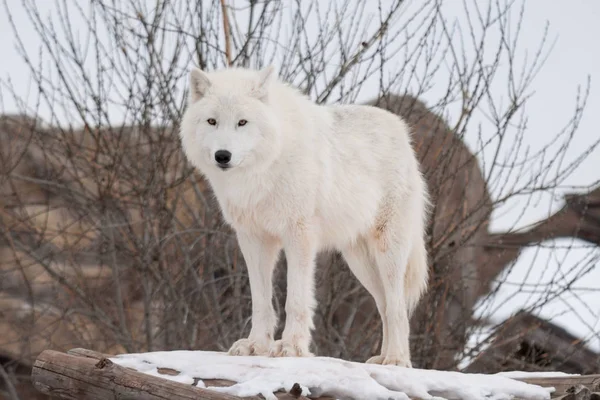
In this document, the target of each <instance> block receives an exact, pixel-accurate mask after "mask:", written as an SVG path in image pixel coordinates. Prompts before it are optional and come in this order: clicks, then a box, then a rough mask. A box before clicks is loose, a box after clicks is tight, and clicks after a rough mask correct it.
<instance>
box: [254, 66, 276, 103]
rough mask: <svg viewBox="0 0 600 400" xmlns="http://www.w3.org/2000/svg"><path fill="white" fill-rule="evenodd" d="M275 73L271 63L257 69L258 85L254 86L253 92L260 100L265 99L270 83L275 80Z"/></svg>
mask: <svg viewBox="0 0 600 400" xmlns="http://www.w3.org/2000/svg"><path fill="white" fill-rule="evenodd" d="M275 75H276V74H275V67H274V66H273V65H269V66H267V67H265V68H263V69H261V70H260V71H258V86H257V87H256V90H255V93H254V94H255V96H256V97H258V98H259V99H260V100H261V101H267V99H268V97H269V89H270V87H271V83H273V81H274V80H275Z"/></svg>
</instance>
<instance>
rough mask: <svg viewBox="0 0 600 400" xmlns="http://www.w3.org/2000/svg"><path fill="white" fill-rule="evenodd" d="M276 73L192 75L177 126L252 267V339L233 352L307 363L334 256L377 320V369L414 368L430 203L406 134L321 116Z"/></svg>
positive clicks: (366, 121)
mask: <svg viewBox="0 0 600 400" xmlns="http://www.w3.org/2000/svg"><path fill="white" fill-rule="evenodd" d="M274 75H275V74H274V72H273V68H272V67H268V68H265V69H263V70H261V71H254V70H248V69H233V68H231V69H226V70H221V71H217V72H212V73H205V72H202V71H200V70H199V69H193V70H192V72H191V74H190V100H189V104H188V108H187V110H186V112H185V115H184V117H183V120H182V124H181V140H182V145H183V149H184V151H185V153H186V155H187V157H188V159H189V160H190V161H191V163H192V164H193V165H194V166H195V167H197V168H198V169H199V170H200V171H201V172H202V173H203V174H204V175H205V176H206V177H207V178H208V180H209V182H210V184H211V186H212V188H213V191H214V193H215V195H216V197H217V199H218V202H219V205H220V207H221V209H222V212H223V215H224V217H225V219H226V221H227V222H228V223H230V224H231V225H232V226H233V227H234V229H235V231H236V233H237V237H238V241H239V244H240V247H241V249H242V252H243V255H244V258H245V261H246V264H247V268H248V275H249V278H250V286H251V291H252V329H251V331H250V335H249V337H248V338H247V339H241V340H239V341H237V342H236V343H234V344H233V346H232V347H231V350H230V353H231V354H239V355H248V354H270V355H271V356H303V355H310V353H309V345H310V340H311V329H313V309H314V307H315V305H316V304H315V299H314V293H313V292H314V290H313V287H314V283H313V280H314V269H315V256H316V254H317V252H318V251H320V250H323V249H337V250H340V251H341V252H342V254H343V256H344V258H345V259H346V261H347V263H348V265H349V267H350V269H351V270H352V272H353V273H354V274H355V275H356V277H357V278H358V279H359V281H360V282H361V283H362V284H363V285H364V286H365V287H366V289H367V290H368V291H369V292H370V293H371V295H372V296H373V297H374V299H375V302H376V304H377V308H378V310H379V313H380V314H381V318H382V321H383V343H382V349H381V355H380V356H375V357H373V358H371V359H370V361H371V362H376V363H383V364H397V365H403V366H410V365H411V364H410V353H409V346H408V337H409V323H408V318H409V315H410V313H411V312H412V310H413V309H414V308H415V306H416V304H417V301H418V300H419V298H420V296H421V294H422V292H423V291H424V289H425V287H426V285H427V273H428V272H427V271H428V267H427V256H426V251H425V243H424V232H425V221H426V204H427V194H426V187H425V182H424V179H423V177H422V175H421V173H420V171H419V166H418V162H417V159H416V157H415V153H414V151H413V149H412V147H411V144H410V137H409V130H408V127H407V125H406V124H405V123H404V122H403V121H402V120H401V119H400V118H399V117H398V116H396V115H394V114H392V113H390V112H387V111H385V110H382V109H379V108H376V107H369V106H359V105H344V106H318V105H316V104H314V103H313V102H311V101H310V100H309V99H308V98H306V97H305V96H303V95H302V94H300V93H299V92H298V91H297V90H295V89H294V88H292V87H290V86H288V85H287V84H285V83H283V82H280V81H279V80H277V78H276V77H275V76H274ZM209 119H211V122H213V123H214V122H215V121H216V125H211V124H209V123H208V120H209ZM212 119H214V120H215V121H212ZM240 120H247V123H246V124H243V123H242V125H243V126H242V125H240V124H238V122H239V121H240ZM217 150H228V151H229V152H231V161H230V163H229V166H230V167H231V168H228V169H226V170H223V169H221V168H220V167H219V166H217V163H216V161H215V152H216V151H217ZM282 248H283V249H284V250H285V254H286V258H287V265H288V276H287V281H288V285H287V302H286V305H285V310H286V322H285V329H284V331H283V335H282V339H281V340H277V341H275V340H274V338H273V334H274V330H275V326H276V324H277V321H276V315H275V312H274V309H273V305H272V273H273V268H274V266H275V264H276V261H277V258H278V256H279V253H280V251H281V249H282Z"/></svg>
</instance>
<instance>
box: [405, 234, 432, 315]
mask: <svg viewBox="0 0 600 400" xmlns="http://www.w3.org/2000/svg"><path fill="white" fill-rule="evenodd" d="M428 278H429V266H428V265H427V250H426V249H425V240H424V238H423V237H419V239H418V240H417V241H416V242H415V243H414V244H413V247H412V250H411V253H410V256H409V258H408V265H407V266H406V275H405V279H404V290H405V291H406V303H407V306H408V315H409V316H410V315H411V314H412V312H413V311H414V310H415V308H416V307H417V304H418V302H419V299H420V298H421V296H422V295H423V293H424V292H425V289H426V288H427V281H428Z"/></svg>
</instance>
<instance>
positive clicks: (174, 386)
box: [31, 349, 331, 400]
mask: <svg viewBox="0 0 600 400" xmlns="http://www.w3.org/2000/svg"><path fill="white" fill-rule="evenodd" d="M108 357H110V356H107V355H105V354H102V353H98V352H95V351H91V350H87V349H72V350H69V354H65V353H60V352H57V351H52V350H46V351H44V352H42V353H41V354H40V355H39V356H38V358H37V360H36V362H35V364H34V366H33V371H32V374H31V375H32V377H31V378H32V381H33V385H34V387H35V388H36V389H37V390H39V391H40V392H42V393H45V394H48V395H51V396H55V397H58V398H61V399H90V400H107V399H128V400H138V399H140V400H141V399H144V400H146V399H148V400H159V399H169V400H172V399H178V400H185V399H190V400H191V399H200V400H240V399H241V398H240V397H237V396H231V395H227V394H223V393H218V392H215V391H212V390H209V389H203V388H197V387H194V386H191V385H185V384H182V383H178V382H173V381H170V380H167V379H162V378H158V377H154V376H150V375H147V374H144V373H141V372H138V371H135V370H132V369H130V368H124V367H121V366H119V365H117V364H114V363H113V362H111V361H110V360H108ZM177 373H178V371H174V370H168V371H167V370H165V371H164V374H165V375H168V374H177ZM203 381H204V383H205V384H206V385H208V386H231V385H232V384H235V382H231V381H226V380H216V379H215V380H203ZM277 398H278V399H279V400H292V399H295V400H308V399H307V398H306V397H303V396H295V395H293V394H290V393H277ZM244 399H245V400H260V399H262V398H261V397H258V396H253V397H245V398H244ZM330 399H331V398H329V397H322V398H320V400H330Z"/></svg>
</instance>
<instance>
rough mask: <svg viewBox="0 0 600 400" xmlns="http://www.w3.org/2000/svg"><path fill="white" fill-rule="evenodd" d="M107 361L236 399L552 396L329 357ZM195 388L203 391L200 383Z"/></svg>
mask: <svg viewBox="0 0 600 400" xmlns="http://www.w3.org/2000/svg"><path fill="white" fill-rule="evenodd" d="M111 361H113V362H114V363H116V364H118V365H121V366H123V367H129V368H133V369H136V370H138V371H140V372H143V373H146V374H149V375H153V376H160V377H162V378H165V379H170V380H173V381H177V382H181V383H185V384H193V383H194V378H203V379H227V380H231V381H234V382H238V383H237V384H236V385H234V386H231V387H213V388H210V389H212V390H217V391H220V392H225V393H228V394H231V395H235V396H256V395H263V396H264V397H265V398H266V399H267V400H272V399H275V395H274V394H273V393H274V392H277V391H281V390H284V391H289V390H290V389H291V388H292V386H293V385H294V384H295V383H298V384H299V385H300V386H301V387H302V388H303V394H304V395H310V396H311V397H318V396H321V395H329V396H333V397H335V398H337V399H348V400H352V399H356V400H364V399H372V400H390V399H394V400H405V399H408V398H420V399H423V400H427V399H434V398H445V399H461V400H479V399H493V400H500V399H510V398H513V397H517V398H519V399H532V400H534V399H535V400H537V399H540V400H541V399H549V398H550V393H551V389H548V388H541V387H539V386H535V385H528V384H526V383H523V382H519V381H516V380H513V379H510V378H509V377H507V376H506V374H496V375H482V374H462V373H459V372H448V371H432V370H422V369H410V368H401V367H396V366H382V365H373V364H361V363H355V362H348V361H344V360H339V359H335V358H328V357H311V358H268V357H239V356H229V355H227V354H226V353H218V352H210V351H167V352H153V353H140V354H124V355H119V356H116V357H114V358H111ZM158 368H170V369H174V370H177V371H180V374H179V375H175V376H171V375H162V374H160V373H159V372H158ZM513 375H514V376H518V377H524V376H527V375H528V374H527V373H523V372H516V373H513ZM539 375H540V374H539V373H538V374H537V375H536V376H539ZM546 375H547V374H544V376H546ZM554 375H556V374H554ZM197 385H198V386H200V387H205V385H204V383H203V382H202V381H200V382H198V384H197Z"/></svg>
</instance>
